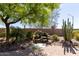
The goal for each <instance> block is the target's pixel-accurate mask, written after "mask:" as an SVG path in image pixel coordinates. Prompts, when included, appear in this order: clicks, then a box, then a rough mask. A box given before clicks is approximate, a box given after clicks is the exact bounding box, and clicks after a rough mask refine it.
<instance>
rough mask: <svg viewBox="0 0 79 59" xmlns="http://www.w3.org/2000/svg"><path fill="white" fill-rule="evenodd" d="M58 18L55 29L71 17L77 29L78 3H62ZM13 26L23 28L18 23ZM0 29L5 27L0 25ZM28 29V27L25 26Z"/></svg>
mask: <svg viewBox="0 0 79 59" xmlns="http://www.w3.org/2000/svg"><path fill="white" fill-rule="evenodd" d="M59 10H60V11H59V13H60V15H59V18H58V21H57V22H58V25H57V28H61V27H62V20H63V19H65V20H66V19H67V18H70V20H71V21H72V16H74V28H79V26H78V25H79V3H63V4H61V5H60V8H59ZM13 26H18V27H21V28H23V26H22V25H21V24H20V23H19V22H18V23H16V24H13ZM0 27H1V28H2V27H5V25H4V24H0ZM27 27H29V26H27Z"/></svg>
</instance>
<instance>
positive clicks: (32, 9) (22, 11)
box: [0, 3, 59, 42]
mask: <svg viewBox="0 0 79 59" xmlns="http://www.w3.org/2000/svg"><path fill="white" fill-rule="evenodd" d="M56 8H59V4H55V3H51V4H48V3H44V4H41V3H40V4H34V3H31V4H30V3H29V4H28V3H26V4H20V3H19V4H0V20H1V21H2V22H3V23H4V24H5V26H6V41H7V42H8V41H9V34H10V29H9V27H10V25H11V24H14V23H17V22H19V21H21V22H22V23H28V24H31V23H38V22H39V23H40V24H47V22H48V16H49V13H50V12H51V11H53V10H54V9H56ZM44 22H45V23H44Z"/></svg>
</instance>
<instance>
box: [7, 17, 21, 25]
mask: <svg viewBox="0 0 79 59" xmlns="http://www.w3.org/2000/svg"><path fill="white" fill-rule="evenodd" d="M21 19H22V18H19V19H18V20H16V21H13V22H10V23H8V24H14V23H17V22H19V21H20V20H21Z"/></svg>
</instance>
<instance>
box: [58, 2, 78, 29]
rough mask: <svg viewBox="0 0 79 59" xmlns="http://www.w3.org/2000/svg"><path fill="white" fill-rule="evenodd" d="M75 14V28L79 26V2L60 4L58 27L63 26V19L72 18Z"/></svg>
mask: <svg viewBox="0 0 79 59" xmlns="http://www.w3.org/2000/svg"><path fill="white" fill-rule="evenodd" d="M72 16H74V28H79V4H77V3H70V4H68V3H65V4H61V5H60V17H59V18H58V26H57V27H58V28H61V26H62V19H67V18H70V20H72Z"/></svg>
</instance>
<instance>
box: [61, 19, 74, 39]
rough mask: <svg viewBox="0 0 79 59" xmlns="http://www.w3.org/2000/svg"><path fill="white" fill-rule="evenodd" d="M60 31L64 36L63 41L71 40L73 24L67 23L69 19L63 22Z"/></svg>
mask: <svg viewBox="0 0 79 59" xmlns="http://www.w3.org/2000/svg"><path fill="white" fill-rule="evenodd" d="M62 31H63V35H64V39H65V40H71V39H72V32H73V23H71V22H70V21H69V18H68V19H67V21H66V20H63V26H62Z"/></svg>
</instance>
